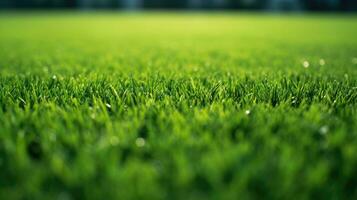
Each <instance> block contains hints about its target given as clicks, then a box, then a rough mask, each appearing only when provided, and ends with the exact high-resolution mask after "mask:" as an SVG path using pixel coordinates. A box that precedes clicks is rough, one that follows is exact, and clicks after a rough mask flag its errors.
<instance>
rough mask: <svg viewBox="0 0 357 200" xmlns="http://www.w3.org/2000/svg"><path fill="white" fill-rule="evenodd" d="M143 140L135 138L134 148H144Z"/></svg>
mask: <svg viewBox="0 0 357 200" xmlns="http://www.w3.org/2000/svg"><path fill="white" fill-rule="evenodd" d="M145 143H146V142H145V139H144V138H141V137H139V138H137V139H136V141H135V144H136V146H138V147H143V146H145Z"/></svg>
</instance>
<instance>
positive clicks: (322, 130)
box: [319, 126, 329, 135]
mask: <svg viewBox="0 0 357 200" xmlns="http://www.w3.org/2000/svg"><path fill="white" fill-rule="evenodd" d="M328 131H329V128H328V126H322V127H321V128H320V130H319V132H320V134H321V135H326V134H327V133H328Z"/></svg>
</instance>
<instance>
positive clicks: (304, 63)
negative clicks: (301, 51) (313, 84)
mask: <svg viewBox="0 0 357 200" xmlns="http://www.w3.org/2000/svg"><path fill="white" fill-rule="evenodd" d="M302 66H303V67H304V68H308V67H310V63H309V61H307V60H305V61H304V62H302Z"/></svg>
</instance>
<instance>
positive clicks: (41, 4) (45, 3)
mask: <svg viewBox="0 0 357 200" xmlns="http://www.w3.org/2000/svg"><path fill="white" fill-rule="evenodd" d="M0 9H2V10H5V9H122V10H140V9H188V10H190V9H192V10H221V9H222V10H223V9H226V10H238V9H239V10H261V11H330V12H351V11H357V0H0Z"/></svg>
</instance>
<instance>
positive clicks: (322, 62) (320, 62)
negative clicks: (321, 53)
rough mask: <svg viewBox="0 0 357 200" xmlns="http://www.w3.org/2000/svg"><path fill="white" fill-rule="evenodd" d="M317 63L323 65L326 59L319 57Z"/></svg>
mask: <svg viewBox="0 0 357 200" xmlns="http://www.w3.org/2000/svg"><path fill="white" fill-rule="evenodd" d="M319 64H320V66H324V65H325V64H326V61H325V60H324V59H322V58H321V59H320V60H319Z"/></svg>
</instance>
